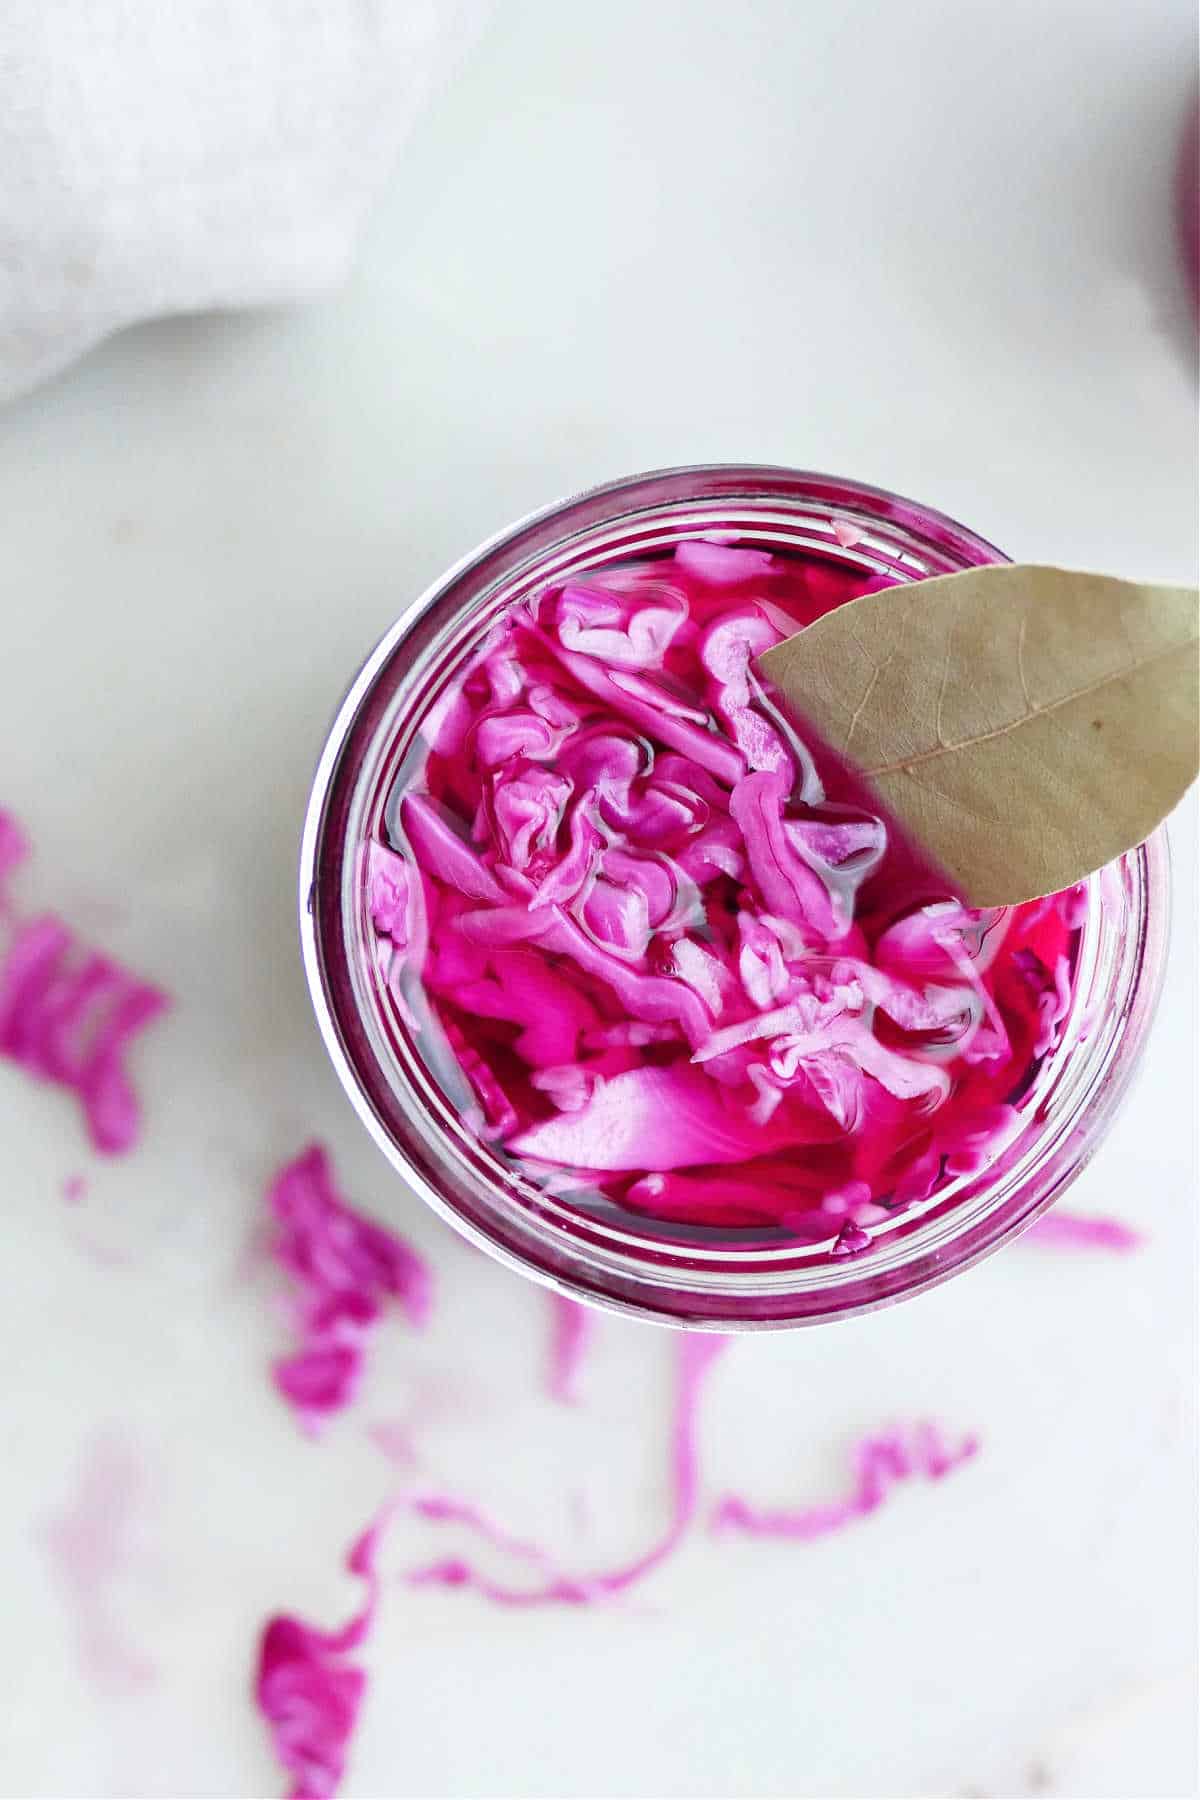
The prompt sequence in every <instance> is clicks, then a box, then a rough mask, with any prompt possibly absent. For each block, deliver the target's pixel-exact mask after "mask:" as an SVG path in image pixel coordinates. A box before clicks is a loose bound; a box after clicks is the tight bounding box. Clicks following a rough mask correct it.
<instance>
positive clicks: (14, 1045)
mask: <svg viewBox="0 0 1200 1800" xmlns="http://www.w3.org/2000/svg"><path fill="white" fill-rule="evenodd" d="M27 853H28V844H27V841H26V839H25V837H24V836H23V834H22V833H21V831H20V830H19V828H18V827H17V825H16V823H15V821H14V820H12V819H11V818H10V817H9V816H8V815H7V814H5V813H0V880H2V879H3V877H4V875H5V873H6V872H7V871H9V870H11V869H12V868H14V867H15V866H16V864H17V863H18V862H19V861H20V860H22V858H23V857H24V856H25V855H26V854H27ZM0 900H2V896H0ZM4 913H8V914H9V916H10V918H11V920H12V924H11V929H10V931H9V932H8V941H7V943H4V942H3V940H0V1056H6V1057H8V1058H9V1060H10V1061H12V1062H15V1063H16V1064H17V1065H18V1066H19V1067H20V1068H22V1069H24V1070H25V1071H26V1072H27V1073H28V1074H30V1075H32V1076H34V1077H35V1078H36V1079H37V1080H39V1081H48V1082H53V1083H54V1084H55V1085H56V1086H58V1087H63V1088H68V1089H69V1090H71V1091H72V1092H73V1093H74V1094H75V1095H76V1096H77V1098H78V1099H79V1101H80V1104H81V1105H82V1107H83V1113H84V1118H85V1121H86V1123H87V1129H88V1135H89V1137H90V1138H91V1141H92V1143H93V1145H94V1146H95V1148H96V1149H97V1150H100V1151H102V1152H104V1153H105V1154H106V1155H110V1156H117V1155H121V1154H123V1153H124V1152H125V1151H128V1150H131V1149H132V1148H133V1146H134V1144H135V1143H136V1142H137V1139H138V1136H139V1134H140V1131H141V1109H140V1107H139V1105H138V1100H137V1095H136V1094H135V1093H134V1090H133V1084H132V1082H131V1081H130V1079H129V1075H128V1072H127V1070H126V1067H125V1053H126V1051H127V1049H128V1047H129V1045H130V1043H131V1042H132V1040H133V1039H134V1038H135V1037H136V1036H138V1034H139V1033H140V1032H142V1031H144V1030H145V1028H146V1026H147V1025H149V1024H150V1023H151V1021H152V1020H154V1019H156V1018H157V1017H158V1016H159V1014H160V1013H162V1012H163V1011H165V1009H166V1006H167V997H166V995H165V994H164V993H163V992H162V991H161V990H160V989H159V988H157V987H154V986H152V985H151V983H149V982H147V981H143V980H142V979H141V978H140V977H139V976H136V975H133V974H132V973H131V972H130V971H129V970H128V969H124V968H122V967H121V965H120V964H119V963H117V962H116V961H114V960H113V959H112V958H111V957H107V956H104V955H102V954H101V953H100V952H99V951H95V950H87V949H85V948H84V947H83V945H82V944H81V943H80V941H79V939H78V938H77V937H76V934H75V933H74V931H73V930H72V929H71V927H70V926H69V925H67V924H64V922H63V921H62V920H61V919H58V918H55V917H54V916H53V914H49V913H47V914H43V915H42V916H41V917H40V918H33V919H24V920H23V919H20V918H16V917H15V916H13V914H12V909H11V907H9V906H8V905H7V903H4V904H3V906H2V907H0V920H2V919H3V916H4Z"/></svg>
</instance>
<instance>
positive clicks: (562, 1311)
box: [546, 1293, 596, 1405]
mask: <svg viewBox="0 0 1200 1800" xmlns="http://www.w3.org/2000/svg"><path fill="white" fill-rule="evenodd" d="M547 1298H548V1300H549V1302H550V1356H549V1363H548V1367H547V1378H546V1387H547V1390H548V1391H549V1393H550V1396H551V1398H552V1399H554V1400H561V1401H563V1402H564V1403H565V1404H568V1405H569V1404H571V1403H572V1402H573V1401H574V1400H575V1399H576V1398H577V1394H576V1388H577V1385H578V1381H579V1370H580V1365H581V1364H582V1362H583V1359H584V1356H585V1355H586V1354H587V1347H588V1343H589V1341H590V1339H591V1335H592V1331H593V1329H594V1327H595V1324H596V1314H595V1313H594V1312H593V1311H592V1309H591V1308H590V1307H587V1306H581V1305H580V1303H579V1301H578V1300H572V1299H570V1298H569V1297H568V1296H567V1295H566V1294H553V1293H552V1294H549V1295H548V1296H547Z"/></svg>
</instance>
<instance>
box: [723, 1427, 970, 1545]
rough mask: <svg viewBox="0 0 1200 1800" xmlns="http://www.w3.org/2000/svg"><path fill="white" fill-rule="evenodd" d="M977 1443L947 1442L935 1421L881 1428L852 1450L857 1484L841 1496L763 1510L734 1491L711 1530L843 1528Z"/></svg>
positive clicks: (777, 1533) (955, 1463) (773, 1532)
mask: <svg viewBox="0 0 1200 1800" xmlns="http://www.w3.org/2000/svg"><path fill="white" fill-rule="evenodd" d="M978 1448H979V1444H978V1440H977V1439H976V1438H974V1437H969V1438H965V1439H963V1440H962V1441H961V1442H959V1443H958V1444H955V1445H949V1444H947V1442H946V1440H945V1439H944V1438H943V1436H942V1434H941V1432H940V1431H939V1430H938V1429H937V1427H936V1426H935V1425H931V1424H928V1423H924V1424H920V1425H917V1426H915V1427H914V1428H912V1429H909V1430H893V1431H888V1432H883V1433H880V1434H878V1435H877V1436H874V1437H869V1438H864V1440H863V1442H862V1443H861V1444H859V1446H858V1447H857V1449H856V1450H855V1452H854V1463H853V1467H854V1485H853V1487H852V1488H851V1490H850V1492H849V1494H847V1495H846V1496H845V1497H844V1498H843V1499H841V1500H834V1501H831V1502H829V1503H827V1504H825V1505H817V1506H806V1507H801V1508H800V1509H799V1510H797V1511H770V1512H767V1511H763V1510H761V1509H759V1508H757V1507H753V1506H751V1505H750V1503H749V1502H748V1501H746V1500H744V1499H742V1498H741V1497H740V1496H739V1495H736V1494H730V1495H728V1496H727V1497H726V1498H725V1499H724V1500H722V1501H721V1502H720V1504H719V1505H718V1506H717V1507H716V1509H715V1511H714V1513H713V1517H712V1529H713V1530H714V1531H720V1530H723V1529H729V1528H732V1529H735V1530H737V1531H744V1532H747V1533H749V1534H750V1535H751V1536H754V1537H778V1538H794V1539H797V1540H799V1541H801V1542H807V1541H808V1540H810V1539H812V1538H819V1537H828V1536H829V1534H830V1533H831V1532H835V1531H843V1530H844V1529H845V1528H846V1526H847V1525H851V1524H853V1523H854V1522H855V1520H857V1519H865V1518H867V1517H868V1516H869V1515H870V1514H871V1513H873V1512H875V1511H876V1510H877V1509H878V1508H879V1507H880V1506H882V1505H883V1502H884V1500H885V1499H886V1498H887V1496H888V1494H889V1493H890V1491H891V1490H892V1488H894V1487H896V1486H898V1485H899V1484H900V1483H901V1482H904V1481H911V1480H913V1479H914V1478H915V1477H918V1476H923V1477H925V1478H926V1479H927V1480H930V1481H940V1480H941V1479H942V1477H943V1476H945V1475H948V1474H949V1473H950V1472H951V1470H952V1469H957V1468H959V1467H961V1465H962V1464H963V1463H964V1462H968V1461H969V1460H970V1459H971V1457H973V1456H974V1455H975V1454H976V1452H977V1450H978Z"/></svg>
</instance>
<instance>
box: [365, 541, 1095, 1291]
mask: <svg viewBox="0 0 1200 1800" xmlns="http://www.w3.org/2000/svg"><path fill="white" fill-rule="evenodd" d="M880 585H886V583H885V582H884V581H883V579H882V578H880V577H875V578H873V579H870V580H867V579H865V578H864V577H863V576H862V575H858V574H856V573H855V572H854V571H853V570H852V569H849V568H846V567H844V566H843V567H836V566H834V565H832V564H830V563H827V562H823V561H820V560H818V559H815V558H814V559H813V560H810V561H803V560H798V559H793V558H790V557H787V558H785V557H779V556H776V555H773V554H770V553H767V552H765V551H762V550H758V549H753V548H748V547H745V546H742V545H737V544H734V543H730V542H727V541H721V542H715V541H714V542H710V541H707V540H705V539H697V540H695V541H692V542H689V543H684V544H680V545H679V546H678V547H677V549H676V551H675V553H674V555H673V556H668V557H665V558H663V559H661V560H656V561H642V562H631V563H627V564H624V565H617V566H613V567H606V568H605V569H603V570H600V571H597V572H595V573H591V574H588V575H587V576H586V577H579V578H576V579H573V580H570V581H568V582H566V583H565V584H563V585H558V586H548V587H545V588H543V589H542V590H540V591H539V592H538V593H536V594H535V595H534V596H533V597H532V598H530V599H529V600H528V601H525V602H523V603H521V604H520V605H518V606H516V607H514V608H513V609H512V610H510V611H509V612H508V614H507V615H506V616H505V617H504V618H503V619H502V620H501V621H500V622H499V624H498V625H497V626H496V627H495V628H494V629H493V630H492V632H491V634H490V635H489V637H488V638H487V640H486V641H485V643H484V644H483V646H482V648H481V650H480V651H479V652H478V654H477V655H476V656H475V658H474V660H473V662H472V663H471V664H470V666H469V667H468V669H467V671H466V673H465V675H464V676H462V677H461V678H460V679H459V681H458V684H457V686H456V687H453V688H452V689H450V690H449V691H448V692H447V693H444V694H443V695H441V696H440V697H439V699H438V700H437V702H436V704H435V706H434V708H433V709H432V711H431V713H430V715H429V718H428V721H427V723H426V725H425V727H424V732H423V737H422V740H421V747H420V749H419V752H418V753H416V754H410V755H409V756H408V758H407V759H406V760H405V763H404V765H403V768H402V772H401V775H400V777H399V778H398V779H397V783H396V786H395V788H394V790H393V792H392V794H391V795H390V797H389V802H388V805H387V807H386V809H385V823H384V824H383V825H382V826H381V828H380V833H379V836H378V837H377V838H376V839H374V840H373V841H371V842H370V843H369V845H368V846H367V847H366V856H365V859H364V864H363V869H364V877H363V878H364V882H365V886H366V896H365V904H366V908H367V912H368V915H369V918H370V921H371V925H372V928H373V931H374V934H375V943H376V954H377V957H378V967H379V974H380V981H381V983H382V985H383V988H384V991H385V993H386V994H388V995H390V997H391V1001H392V1003H393V1004H394V1006H395V1008H396V1010H397V1012H398V1014H399V1016H400V1018H401V1019H402V1021H403V1022H404V1024H405V1026H406V1027H407V1028H408V1029H410V1030H412V1031H414V1032H415V1033H416V1034H417V1037H418V1041H419V1042H420V1044H421V1046H422V1049H423V1052H424V1055H425V1057H426V1060H427V1062H428V1064H429V1066H430V1068H431V1069H432V1071H433V1072H434V1074H435V1076H436V1077H437V1079H438V1080H439V1081H440V1082H441V1083H442V1085H443V1087H444V1088H445V1090H446V1091H447V1093H448V1094H449V1096H450V1097H451V1099H452V1100H453V1102H454V1104H455V1105H456V1106H457V1107H458V1108H459V1109H460V1110H461V1111H462V1112H463V1114H464V1115H465V1116H466V1117H467V1118H468V1120H469V1121H470V1122H471V1123H472V1124H473V1126H474V1128H475V1130H476V1131H477V1132H478V1133H479V1135H480V1136H481V1137H482V1138H483V1139H485V1140H487V1141H488V1142H489V1143H490V1144H491V1145H492V1146H494V1148H495V1151H496V1152H497V1153H498V1154H499V1155H500V1156H501V1157H503V1158H507V1159H508V1160H509V1161H510V1162H512V1163H514V1164H516V1165H517V1166H518V1168H519V1169H520V1171H521V1172H522V1174H523V1175H525V1176H526V1177H529V1178H531V1179H532V1180H533V1181H534V1182H536V1183H537V1184H539V1185H540V1186H542V1187H544V1188H548V1189H550V1190H552V1191H553V1192H554V1193H555V1194H556V1195H557V1196H558V1197H559V1199H560V1202H561V1203H564V1204H570V1205H572V1206H574V1207H576V1208H577V1209H579V1210H580V1211H583V1212H590V1213H592V1214H593V1215H598V1216H604V1215H605V1214H606V1213H607V1214H612V1213H613V1211H614V1209H615V1210H617V1211H619V1212H620V1213H621V1214H624V1215H625V1216H626V1217H628V1215H630V1214H635V1215H640V1216H641V1218H642V1219H643V1220H645V1221H655V1222H656V1224H655V1226H654V1227H653V1229H656V1230H658V1231H659V1232H660V1233H661V1231H662V1229H663V1227H664V1225H665V1226H666V1227H668V1228H669V1230H670V1233H671V1234H672V1235H683V1236H685V1237H686V1236H688V1235H693V1236H695V1235H701V1234H702V1235H713V1234H717V1235H720V1236H722V1237H728V1236H729V1235H730V1234H731V1233H732V1234H734V1235H735V1236H738V1237H740V1238H741V1239H742V1240H743V1241H745V1239H746V1238H748V1237H752V1238H763V1237H766V1238H767V1239H768V1240H770V1241H779V1240H780V1239H784V1240H787V1239H790V1240H793V1241H795V1242H797V1243H799V1244H801V1245H824V1246H826V1247H827V1248H828V1249H830V1250H831V1251H832V1252H833V1253H834V1254H836V1255H838V1256H846V1257H854V1256H858V1255H861V1254H863V1253H864V1252H866V1251H869V1249H870V1247H871V1242H872V1228H873V1227H877V1226H879V1225H880V1224H881V1223H882V1222H884V1221H886V1220H887V1219H889V1218H890V1217H891V1216H893V1215H895V1214H897V1213H899V1212H902V1211H904V1210H905V1209H907V1208H910V1207H913V1206H916V1205H919V1204H920V1203H922V1202H924V1201H926V1200H928V1199H929V1197H930V1196H931V1195H934V1194H936V1193H937V1192H938V1190H939V1189H940V1188H942V1187H943V1186H944V1185H945V1184H946V1183H947V1182H949V1181H951V1180H954V1179H956V1178H959V1177H969V1176H971V1175H974V1174H977V1173H978V1172H980V1171H981V1170H983V1169H985V1168H986V1167H987V1166H988V1164H989V1163H990V1162H992V1161H993V1160H994V1159H995V1158H996V1157H997V1156H998V1155H1000V1154H1001V1153H1002V1152H1003V1150H1004V1149H1005V1148H1006V1146H1007V1145H1008V1144H1009V1143H1010V1142H1011V1141H1012V1139H1013V1137H1014V1136H1015V1135H1016V1132H1017V1130H1018V1128H1019V1124H1020V1121H1019V1117H1018V1114H1017V1111H1016V1108H1015V1106H1014V1101H1016V1100H1017V1099H1019V1097H1020V1095H1021V1093H1022V1092H1023V1090H1024V1089H1025V1088H1026V1087H1027V1085H1028V1083H1029V1081H1030V1079H1031V1077H1032V1074H1033V1072H1034V1070H1035V1068H1036V1066H1037V1064H1038V1061H1039V1059H1041V1058H1043V1057H1045V1056H1047V1055H1049V1054H1051V1053H1052V1052H1053V1050H1054V1049H1055V1047H1056V1046H1057V1044H1058V1042H1059V1040H1060V1037H1061V1034H1062V1031H1063V1028H1064V1024H1065V1021H1066V1017H1067V1014H1068V1011H1069V1009H1070V1006H1071V999H1072V969H1073V956H1074V946H1075V935H1076V930H1077V927H1078V925H1079V923H1080V896H1079V895H1078V893H1077V892H1075V891H1074V890H1073V891H1072V893H1071V894H1068V895H1063V896H1056V897H1053V898H1052V899H1051V900H1050V901H1039V902H1036V903H1031V904H1030V905H1027V906H1020V907H1015V908H1011V909H1003V910H997V911H992V912H986V913H984V912H978V911H972V910H969V909H967V908H966V907H965V906H963V905H961V904H960V903H959V902H958V901H957V900H956V898H955V897H954V895H953V893H952V892H950V891H949V889H948V886H947V883H946V881H945V879H944V878H940V877H939V876H938V875H937V874H936V872H934V871H932V870H931V869H930V868H929V867H928V865H927V864H926V863H925V862H924V861H923V860H922V858H921V857H920V855H919V853H918V852H916V851H915V850H914V848H913V847H912V846H911V845H908V844H906V843H905V842H903V841H902V840H901V839H900V838H899V837H898V836H897V835H896V834H895V833H894V832H893V830H892V829H891V827H890V825H889V822H888V821H887V820H885V819H884V818H882V817H881V816H880V815H879V812H878V809H877V807H876V805H875V803H874V802H872V801H871V800H870V798H869V797H868V796H866V794H865V790H864V789H863V788H862V786H861V784H860V783H859V782H858V781H857V779H856V778H855V776H854V774H853V772H852V771H849V770H845V769H841V768H839V767H838V766H836V765H835V764H834V762H833V760H832V759H831V757H830V756H829V755H828V753H827V752H826V751H825V750H824V749H823V748H822V747H821V746H820V745H819V744H816V743H812V742H808V741H806V738H805V734H804V729H803V724H802V722H801V721H797V720H793V719H791V718H789V717H787V716H785V714H784V712H783V711H781V710H780V708H779V706H778V705H777V704H776V702H775V698H774V697H773V695H772V694H771V692H770V691H768V689H767V688H766V686H765V685H764V683H763V681H762V679H761V678H760V677H759V675H758V674H757V673H756V669H755V662H754V659H755V658H756V657H757V656H758V655H759V654H760V653H761V652H762V651H764V650H765V649H767V648H768V647H770V646H771V645H773V644H775V643H777V642H779V641H780V640H781V639H782V638H783V637H784V636H786V635H787V634H788V633H789V632H790V631H792V630H793V629H795V628H797V627H798V626H801V625H804V624H806V623H808V622H809V621H810V620H812V619H813V618H815V617H817V616H819V615H820V614H821V613H824V612H827V611H829V610H830V609H831V608H832V607H834V606H837V605H840V604H841V603H842V602H843V601H844V600H847V599H849V598H852V597H853V596H854V595H855V594H857V593H860V592H863V591H866V590H868V589H871V588H877V587H879V586H880Z"/></svg>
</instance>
